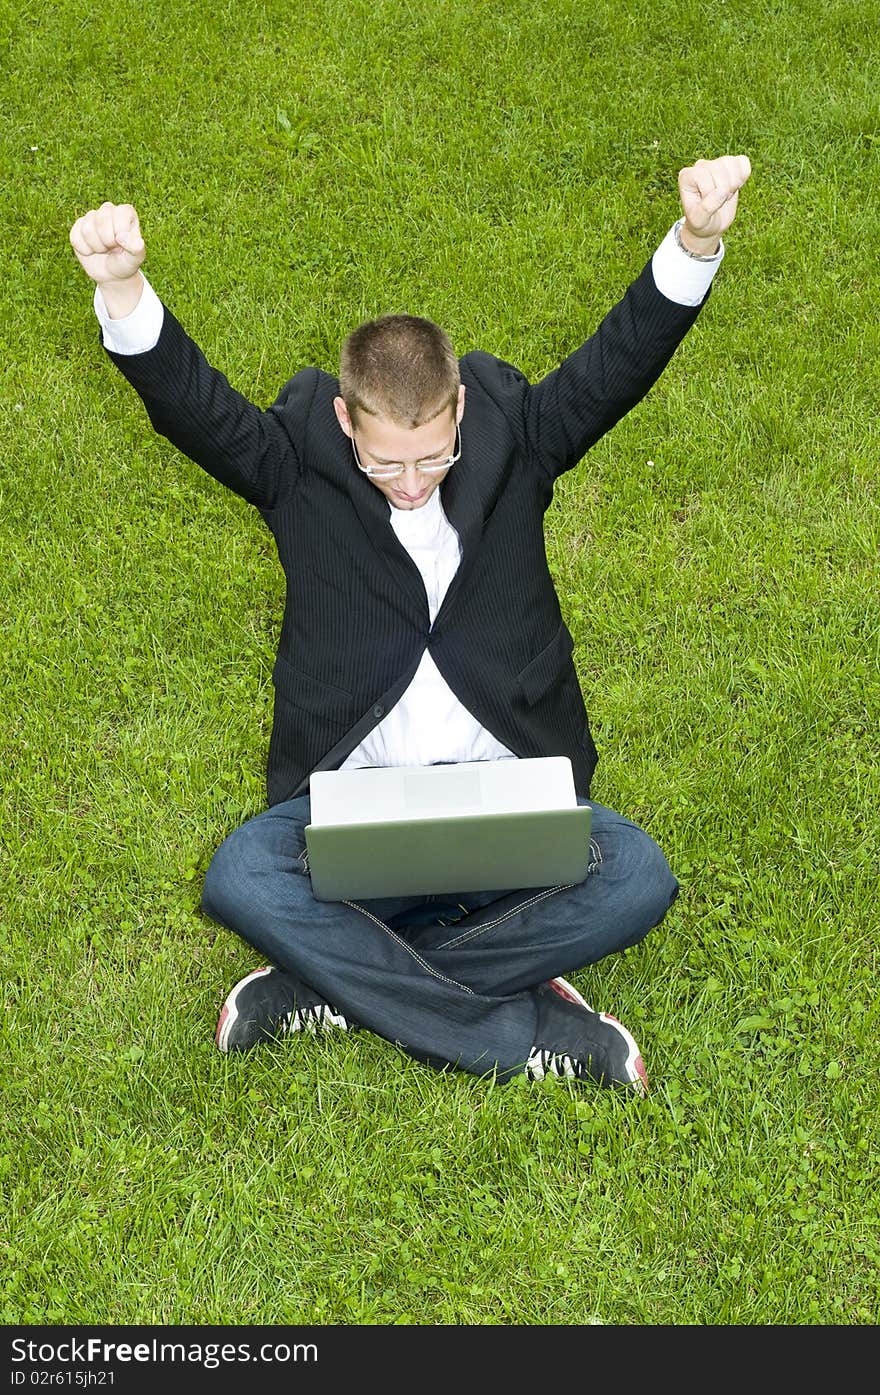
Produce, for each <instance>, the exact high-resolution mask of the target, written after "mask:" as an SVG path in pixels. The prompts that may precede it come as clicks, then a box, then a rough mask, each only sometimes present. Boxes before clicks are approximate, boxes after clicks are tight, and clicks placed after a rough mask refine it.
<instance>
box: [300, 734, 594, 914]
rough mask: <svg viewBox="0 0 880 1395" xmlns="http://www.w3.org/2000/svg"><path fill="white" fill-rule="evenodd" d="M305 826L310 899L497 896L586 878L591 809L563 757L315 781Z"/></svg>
mask: <svg viewBox="0 0 880 1395" xmlns="http://www.w3.org/2000/svg"><path fill="white" fill-rule="evenodd" d="M310 784H311V809H312V821H311V823H310V824H309V825H308V826H307V827H306V829H305V838H306V847H307V850H308V856H309V871H310V874H311V879H312V890H313V893H314V895H315V897H316V898H317V899H318V900H350V899H352V898H357V899H369V898H373V897H386V896H408V895H413V896H419V895H433V894H435V893H437V892H450V891H491V890H497V891H499V892H503V891H507V890H513V889H516V888H520V887H523V888H526V887H537V886H555V885H560V884H565V885H568V884H573V883H576V882H579V881H582V880H583V878H584V877H585V876H586V870H587V863H588V860H589V837H590V822H591V811H590V809H589V807H588V806H586V805H580V806H579V805H578V803H577V796H576V794H575V790H574V781H573V778H572V772H571V762H570V761H569V760H568V758H567V757H564V756H552V757H538V758H533V759H523V760H502V761H480V762H463V763H459V764H450V765H432V766H401V767H390V768H384V767H383V768H381V769H380V768H373V767H370V768H368V769H363V770H345V771H320V772H317V773H316V774H314V775H313V776H312V778H311V782H310Z"/></svg>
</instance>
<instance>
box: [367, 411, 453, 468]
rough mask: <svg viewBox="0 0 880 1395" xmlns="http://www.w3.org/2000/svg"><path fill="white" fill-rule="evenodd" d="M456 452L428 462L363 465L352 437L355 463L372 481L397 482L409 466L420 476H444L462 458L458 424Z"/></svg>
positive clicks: (433, 458)
mask: <svg viewBox="0 0 880 1395" xmlns="http://www.w3.org/2000/svg"><path fill="white" fill-rule="evenodd" d="M455 444H456V447H457V449H456V451H455V454H454V455H445V456H434V457H432V458H429V459H427V460H412V461H410V460H406V461H397V462H395V463H394V464H393V465H362V464H361V458H360V456H359V455H358V448H357V445H356V444H355V439H354V437H353V436H352V437H351V448H352V451H353V452H354V463H355V464H356V465H357V467H358V469H359V470H360V471H362V473H363V474H365V475H367V476H369V478H370V479H371V480H396V479H399V478H400V476H401V475H402V474H403V472H404V470H405V469H406V467H407V465H412V467H413V469H414V470H418V472H419V474H420V475H442V474H443V473H444V472H445V471H446V470H448V469H450V467H451V466H453V465H454V464H455V462H456V460H458V459H460V457H461V427H460V426H459V425H458V423H456V427H455Z"/></svg>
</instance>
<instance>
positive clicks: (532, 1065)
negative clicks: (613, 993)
mask: <svg viewBox="0 0 880 1395" xmlns="http://www.w3.org/2000/svg"><path fill="white" fill-rule="evenodd" d="M525 1073H526V1075H527V1076H528V1077H529V1079H531V1080H543V1079H544V1076H545V1075H560V1076H567V1077H568V1078H569V1079H570V1080H594V1081H595V1082H596V1084H597V1085H604V1086H614V1085H622V1086H624V1087H626V1088H627V1089H630V1090H634V1091H635V1093H636V1094H637V1095H646V1094H647V1093H648V1076H647V1073H646V1071H645V1066H644V1062H643V1061H642V1057H641V1053H640V1052H639V1048H638V1047H637V1046H636V1043H635V1041H634V1040H633V1038H632V1037H631V1036H630V1034H629V1032H628V1031H627V1030H626V1028H625V1027H624V1025H623V1023H621V1022H618V1020H617V1018H616V1017H612V1016H611V1015H610V1014H609V1013H607V1012H593V1010H592V1008H590V1007H589V1006H588V1004H587V1003H586V1002H585V1001H584V999H583V998H582V997H581V995H580V993H578V991H577V989H576V988H572V986H571V984H570V983H566V981H565V979H564V978H561V979H560V978H557V979H553V980H551V982H550V983H545V984H543V985H542V986H541V987H540V988H539V989H538V1030H537V1040H536V1042H535V1045H534V1046H533V1048H532V1051H531V1053H530V1055H529V1059H528V1061H527V1062H526V1069H525Z"/></svg>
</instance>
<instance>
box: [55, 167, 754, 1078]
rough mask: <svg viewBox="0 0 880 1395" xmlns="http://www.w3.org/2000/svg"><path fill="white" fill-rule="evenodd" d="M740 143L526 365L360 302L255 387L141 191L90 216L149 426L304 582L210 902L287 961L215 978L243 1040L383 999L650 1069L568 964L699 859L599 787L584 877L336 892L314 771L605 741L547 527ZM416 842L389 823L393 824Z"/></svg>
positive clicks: (99, 289)
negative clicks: (189, 331)
mask: <svg viewBox="0 0 880 1395" xmlns="http://www.w3.org/2000/svg"><path fill="white" fill-rule="evenodd" d="M749 174H750V166H749V162H748V159H747V158H746V157H745V156H742V155H740V156H723V157H721V158H720V159H715V160H698V161H697V162H696V163H695V164H694V165H693V166H691V167H689V168H687V169H684V170H682V171H681V172H680V174H679V192H680V196H681V203H682V208H683V215H684V216H683V217H682V218H680V219H679V221H678V222H677V223H676V224H675V225H674V227H673V228H672V229H670V231H669V233H668V234H667V236H666V237H665V239H664V240H663V242H662V243H661V244H660V246H659V248H658V249H657V251H656V252H655V254H654V256H653V257H652V259H651V261H650V262H649V263H648V265H647V266H646V267H645V269H644V270H643V272H642V273H641V275H640V276H639V277H638V278H637V280H636V281H635V282H634V283H633V285H632V286H631V287H630V288H629V290H628V291H627V293H626V295H625V296H624V298H623V300H622V301H621V302H620V304H618V305H617V306H616V307H615V308H614V309H613V310H612V311H611V312H610V313H609V314H608V315H607V316H606V318H605V320H604V321H603V323H602V324H601V326H600V327H599V329H598V331H597V332H596V333H595V334H594V335H593V336H592V337H591V338H590V339H588V340H587V341H586V343H585V344H584V345H582V347H581V348H580V349H577V350H576V351H575V352H574V353H573V354H571V355H570V357H569V358H567V359H566V360H565V362H564V363H563V364H562V365H561V366H560V367H559V368H557V369H556V370H554V372H552V373H550V374H548V376H547V377H546V378H544V379H543V380H542V381H541V382H539V383H537V384H534V385H530V384H529V383H528V382H527V381H526V379H525V378H524V377H523V375H522V374H521V373H519V372H518V371H517V370H516V369H515V368H512V367H511V366H510V365H509V364H506V363H503V362H501V361H499V360H498V359H496V358H494V357H492V356H491V355H489V354H486V353H477V352H475V353H469V354H467V355H465V357H464V358H462V359H461V360H458V359H457V358H456V356H455V353H454V351H453V349H452V345H451V343H450V341H449V339H448V337H447V336H446V334H445V333H444V332H443V331H442V330H440V329H439V328H438V326H436V325H434V324H432V323H431V322H430V321H427V320H423V319H419V318H417V317H413V316H400V315H398V316H383V317H380V318H379V319H378V320H374V321H370V322H368V323H366V324H364V325H361V326H359V327H358V328H357V329H355V330H354V331H353V333H352V334H350V335H349V337H348V339H347V340H346V341H345V343H344V345H343V349H342V356H341V363H340V373H339V379H338V380H337V379H336V378H333V377H332V376H330V375H329V374H327V373H324V372H321V371H319V370H318V369H316V368H307V369H304V370H302V371H300V372H298V373H297V374H296V375H295V376H294V377H293V378H291V380H290V381H289V382H288V383H287V384H286V386H285V387H284V388H283V389H282V391H281V394H280V396H279V397H278V399H277V400H276V402H275V403H274V404H273V405H272V406H271V407H270V408H269V409H268V410H267V411H261V410H259V409H258V408H257V407H255V406H254V405H253V404H251V403H250V402H248V401H246V400H245V398H243V397H242V396H241V395H240V394H238V393H237V392H235V391H234V390H233V389H232V388H231V387H230V386H229V384H228V382H227V381H226V379H225V378H224V377H223V376H222V374H220V373H219V372H217V371H216V370H214V369H213V368H211V367H210V366H209V365H208V363H207V362H206V360H205V358H204V357H203V355H202V354H201V353H200V351H199V350H198V349H197V347H196V346H195V344H194V343H193V342H192V340H190V339H189V338H188V336H187V335H186V334H185V333H184V331H183V330H182V328H181V327H180V325H179V324H178V323H177V321H176V320H175V319H174V317H173V315H172V314H171V313H170V312H169V311H168V310H167V309H166V308H165V307H164V306H163V305H162V303H161V302H160V301H159V299H158V297H157V295H156V293H155V292H154V291H153V289H152V287H150V285H149V284H148V282H147V281H146V280H145V278H144V276H143V274H142V272H141V270H140V267H141V263H142V262H143V260H144V256H145V248H144V242H143V238H142V237H141V233H140V228H139V223H138V218H137V214H136V212H135V210H134V208H133V207H132V206H131V205H129V204H123V205H116V206H114V205H113V204H110V203H104V204H102V205H101V207H100V208H98V209H92V210H91V211H90V212H88V213H86V214H85V215H84V216H83V217H82V218H79V219H78V220H77V222H76V223H75V224H74V226H73V228H72V229H71V234H70V240H71V243H72V246H73V249H74V251H75V253H76V255H77V257H78V259H79V261H80V263H81V265H82V266H83V268H84V270H85V271H86V273H87V274H88V275H89V276H90V277H91V278H92V280H94V281H95V282H96V290H95V310H96V313H97V315H98V318H99V320H100V323H101V326H102V332H103V342H104V345H105V347H106V349H107V350H108V351H109V353H110V356H111V358H112V359H113V361H114V362H115V363H116V364H117V366H118V367H119V368H120V369H121V371H122V372H123V373H124V375H125V376H126V378H127V379H128V381H129V382H130V383H131V384H132V385H133V387H134V388H135V389H136V391H137V392H138V393H139V394H140V396H141V397H142V399H143V401H144V404H145V406H146V409H147V412H148V414H149V417H150V420H151V422H152V424H153V425H154V427H155V428H156V429H157V430H158V431H159V432H161V433H162V434H163V435H165V436H167V437H168V438H169V440H171V441H172V442H174V444H175V445H177V446H178V447H179V448H180V449H181V450H182V451H184V452H185V453H186V454H187V455H189V456H190V457H191V458H192V459H193V460H195V461H197V462H198V463H199V464H200V465H202V466H203V467H204V468H205V469H206V470H207V471H209V472H210V473H211V474H212V475H213V476H214V477H215V478H216V479H218V480H220V481H221V482H222V483H223V484H225V485H227V486H228V487H230V488H231V489H233V490H235V491H236V492H237V493H239V494H240V495H242V496H243V497H244V498H245V499H247V500H249V501H250V502H251V503H252V504H254V505H255V507H257V508H258V509H259V510H260V513H261V515H262V517H263V519H264V520H265V522H266V524H267V525H268V527H269V528H270V529H271V531H272V533H273V535H274V537H275V540H276V544H277V548H278V553H279V558H280V561H281V564H282V566H283V568H284V572H285V576H286V580H287V596H286V603H285V609H284V617H283V622H282V626H281V635H280V640H279V646H278V655H277V661H276V664H275V668H274V672H273V680H274V684H275V713H274V721H273V727H272V734H271V741H270V747H269V757H268V771H267V784H268V808H267V809H266V810H265V811H264V812H263V813H261V814H259V815H258V816H257V817H256V818H253V819H251V820H250V821H249V822H247V823H246V824H244V825H243V827H241V828H240V829H238V830H237V831H235V832H234V833H232V834H231V835H230V837H228V838H227V839H226V841H225V842H224V843H223V845H222V846H221V847H220V849H219V850H218V852H217V853H216V855H215V857H214V860H213V862H212V864H211V867H210V868H209V871H208V874H207V877H206V881H205V888H204V895H203V906H204V909H205V910H206V912H207V913H208V915H210V916H212V917H213V918H214V919H215V920H217V921H218V922H220V923H221V924H224V925H226V926H228V927H229V928H231V929H232V930H233V931H235V932H236V933H237V934H239V935H240V936H241V937H242V938H243V939H245V940H246V941H247V942H248V943H249V944H251V945H253V946H254V947H255V948H256V949H258V950H259V951H260V953H261V954H262V955H263V956H265V957H266V958H267V959H268V960H269V961H270V962H269V964H268V965H267V966H265V967H263V968H259V969H256V970H255V971H254V972H252V973H249V974H247V975H246V976H245V977H244V978H243V979H242V980H241V982H240V983H238V984H237V985H236V986H235V988H233V990H232V992H231V993H230V994H229V996H228V997H227V999H226V1002H225V1003H224V1005H223V1008H222V1011H221V1014H220V1020H219V1022H218V1026H217V1033H216V1040H217V1044H218V1046H219V1047H220V1049H221V1050H223V1051H229V1050H247V1049H249V1048H250V1047H252V1046H253V1045H255V1044H256V1043H257V1042H258V1041H261V1040H266V1039H272V1038H274V1037H278V1036H283V1035H285V1034H289V1033H293V1032H296V1031H304V1030H318V1029H323V1028H325V1027H333V1026H335V1027H337V1028H350V1027H353V1026H361V1027H366V1028H368V1029H369V1030H371V1031H373V1032H375V1033H377V1034H378V1035H380V1036H382V1037H384V1038H386V1039H388V1040H390V1041H393V1042H397V1043H398V1044H399V1045H401V1046H402V1047H403V1048H404V1049H405V1050H406V1051H407V1052H409V1054H410V1055H412V1056H414V1057H416V1058H417V1059H419V1060H422V1061H426V1062H429V1063H431V1064H432V1065H435V1066H438V1067H441V1068H442V1067H445V1066H454V1067H456V1068H458V1069H462V1070H466V1071H471V1072H473V1073H476V1074H480V1075H483V1074H493V1075H494V1076H496V1077H497V1078H498V1079H500V1080H507V1079H509V1078H510V1077H511V1076H513V1075H515V1074H518V1073H523V1072H524V1073H526V1074H527V1075H528V1076H530V1077H533V1078H534V1077H538V1078H540V1077H542V1076H543V1075H545V1074H546V1073H548V1072H550V1073H555V1074H558V1075H566V1076H569V1077H572V1078H575V1079H578V1080H592V1081H595V1082H596V1083H598V1084H601V1085H604V1086H619V1087H622V1088H624V1089H628V1090H631V1091H634V1092H636V1093H638V1094H642V1093H644V1091H645V1089H646V1074H645V1068H644V1065H643V1063H642V1059H641V1055H640V1053H639V1049H638V1047H637V1045H636V1043H635V1041H634V1039H633V1037H632V1036H631V1034H630V1033H629V1032H628V1031H627V1029H626V1028H625V1027H623V1026H622V1024H621V1023H619V1022H618V1021H617V1020H616V1019H615V1018H613V1017H611V1016H610V1015H608V1014H606V1013H597V1012H594V1011H593V1010H592V1009H591V1008H590V1007H589V1006H588V1005H587V1004H586V1003H585V1002H584V1000H583V998H582V997H581V996H580V994H578V993H577V992H576V991H575V990H574V989H573V988H572V987H571V985H570V984H568V983H567V982H566V981H565V979H563V978H561V977H560V975H562V974H564V973H567V972H569V971H571V970H573V969H578V968H581V967H582V966H584V965H586V964H590V963H595V962H596V961H597V960H599V959H601V958H603V957H604V956H605V955H607V954H610V953H612V952H614V951H617V950H622V949H626V948H628V947H630V946H631V945H634V944H636V943H637V942H638V941H639V940H641V939H642V938H643V937H644V936H645V935H646V934H647V932H648V931H649V930H650V929H651V928H652V927H653V926H655V925H657V924H659V922H660V921H661V920H662V919H663V916H664V915H665V913H666V911H667V910H668V908H669V906H670V905H671V904H672V901H673V900H674V898H675V895H676V894H677V891H678V884H677V882H676V881H675V878H674V877H673V876H672V873H671V871H670V869H669V867H668V865H667V863H666V859H665V858H664V856H663V854H662V852H661V851H660V849H659V848H658V847H657V845H656V844H655V843H654V841H653V840H652V839H651V838H650V837H649V836H648V835H647V834H646V833H645V832H644V831H643V830H641V829H639V828H637V827H636V825H635V824H633V823H632V822H630V821H629V820H628V819H625V818H623V817H621V816H620V815H618V814H615V813H614V812H613V811H612V810H610V809H606V808H604V807H603V806H601V805H599V804H596V803H595V801H592V800H591V801H590V803H591V805H592V808H593V822H592V839H591V844H590V853H589V865H588V868H587V873H586V876H585V878H584V880H583V881H582V882H581V883H580V884H578V885H576V886H555V887H554V886H551V887H546V888H542V889H540V890H538V891H535V890H530V891H521V892H511V893H506V894H504V895H501V896H499V895H497V893H496V894H494V895H493V894H492V893H485V894H476V893H470V894H467V893H462V894H461V895H457V896H450V897H443V898H438V897H422V898H406V899H403V898H401V899H398V900H394V901H390V900H387V901H365V902H363V903H355V902H330V903H328V902H320V901H317V900H316V899H315V898H314V897H313V896H312V894H311V884H310V881H309V876H308V864H307V858H306V853H305V840H304V834H303V829H304V827H305V825H306V824H307V823H308V821H309V798H308V790H309V778H310V775H311V774H312V773H313V772H314V771H316V770H318V769H333V768H338V767H342V766H345V767H346V768H351V767H358V766H370V765H423V764H430V763H433V762H438V761H456V762H458V761H471V760H501V759H516V758H522V757H531V756H547V755H564V756H568V757H569V758H570V760H571V763H572V769H573V772H574V779H575V788H576V791H577V795H578V798H579V800H580V801H581V802H582V803H583V802H586V800H587V798H588V796H589V793H590V780H591V777H592V773H593V769H594V767H595V764H596V758H597V757H596V751H595V747H594V745H593V741H592V738H591V735H590V730H589V725H588V722H587V717H586V712H585V710H584V704H583V700H582V697H581V692H580V687H579V683H578V679H577V675H576V673H575V669H574V665H573V662H572V640H571V636H570V635H569V632H568V630H567V628H566V626H565V624H564V622H563V620H562V616H561V612H560V609H559V603H558V599H557V597H556V593H555V590H554V587H553V583H552V579H551V577H550V574H549V571H548V568H547V563H546V558H545V554H544V540H543V515H544V512H545V510H546V508H547V505H548V504H549V502H550V499H551V496H552V491H553V481H554V479H555V478H556V477H557V476H558V475H559V474H561V473H562V472H563V471H565V470H567V469H570V468H571V467H573V466H574V465H576V464H577V463H578V461H579V460H580V459H581V458H582V457H583V455H584V454H585V452H586V451H587V450H588V449H589V447H590V446H591V445H593V443H594V442H595V441H596V440H598V438H599V437H600V436H601V435H603V434H604V432H606V431H608V430H609V429H610V428H611V427H612V426H613V425H614V424H615V422H617V421H618V420H619V419H620V417H621V416H623V415H624V413H625V412H627V411H628V410H629V408H630V407H632V406H633V405H634V404H635V403H636V402H638V401H639V400H640V399H641V398H642V397H643V396H644V394H645V393H646V392H647V391H648V390H649V388H650V387H651V385H652V383H653V382H654V381H655V380H656V378H657V377H658V376H659V374H660V373H661V372H662V370H663V368H664V367H665V365H666V363H667V362H668V360H669V358H670V357H671V355H672V353H673V352H674V350H675V348H676V347H677V345H678V344H679V343H680V341H681V339H682V338H683V337H684V335H685V333H686V332H687V330H688V329H689V328H690V326H691V325H692V323H693V322H694V320H695V318H696V315H697V314H698V312H699V309H700V306H701V305H702V303H703V301H704V299H705V297H706V295H707V293H708V290H709V286H710V283H711V281H712V278H713V276H714V274H715V271H716V270H717V267H718V264H719V263H720V260H721V257H722V255H723V247H722V244H721V237H722V234H723V233H724V232H725V231H726V230H727V228H728V227H729V226H730V224H731V223H732V221H733V219H734V216H735V213H736V208H737V201H738V191H739V190H740V188H741V187H742V186H743V184H744V183H745V181H746V180H747V179H748V177H749ZM388 855H389V857H393V856H394V848H393V847H390V848H389V850H388Z"/></svg>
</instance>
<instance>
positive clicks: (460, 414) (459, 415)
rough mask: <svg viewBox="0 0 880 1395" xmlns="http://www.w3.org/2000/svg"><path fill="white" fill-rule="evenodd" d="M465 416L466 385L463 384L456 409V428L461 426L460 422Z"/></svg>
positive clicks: (459, 390) (459, 391)
mask: <svg viewBox="0 0 880 1395" xmlns="http://www.w3.org/2000/svg"><path fill="white" fill-rule="evenodd" d="M463 416H464V383H462V384H461V387H460V388H459V389H458V404H457V406H456V408H455V424H456V426H458V424H459V422H460V421H461V419H462V417H463Z"/></svg>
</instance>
